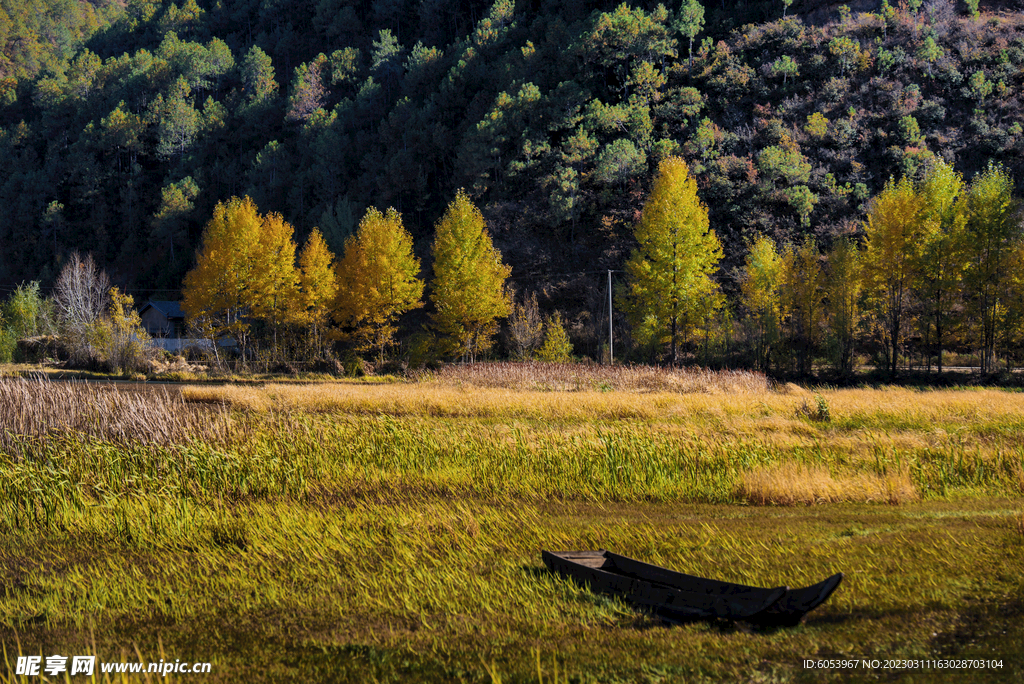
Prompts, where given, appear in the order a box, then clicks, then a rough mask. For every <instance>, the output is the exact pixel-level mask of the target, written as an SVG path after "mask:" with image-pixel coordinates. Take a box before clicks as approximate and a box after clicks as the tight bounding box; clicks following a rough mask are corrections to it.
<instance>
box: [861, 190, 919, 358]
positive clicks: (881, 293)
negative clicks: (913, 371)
mask: <svg viewBox="0 0 1024 684" xmlns="http://www.w3.org/2000/svg"><path fill="white" fill-rule="evenodd" d="M926 208H927V207H926V205H925V203H924V201H923V198H922V196H921V195H920V194H919V193H918V192H917V190H916V188H915V187H914V183H913V181H911V180H910V179H908V178H903V179H901V180H900V181H899V182H894V181H892V180H890V181H889V182H888V183H886V184H885V188H884V189H883V190H882V192H881V193H880V194H879V195H878V196H877V197H875V198H874V199H873V200H872V201H871V205H870V208H869V209H868V220H867V222H866V223H865V224H864V237H865V239H866V241H867V249H866V250H865V252H864V272H865V282H866V284H867V288H868V294H869V296H870V297H871V299H872V301H873V302H874V305H875V312H876V317H877V320H878V321H879V322H880V323H881V331H882V340H883V343H884V349H885V354H886V362H887V364H888V366H889V372H890V374H893V375H895V374H896V368H897V364H898V363H899V352H900V345H901V342H902V332H903V327H904V325H905V320H904V319H905V316H906V310H907V303H908V299H909V295H910V292H911V289H912V288H913V286H914V284H915V282H916V277H917V274H918V271H919V269H920V254H921V247H922V242H923V238H924V236H925V224H924V217H925V210H926Z"/></svg>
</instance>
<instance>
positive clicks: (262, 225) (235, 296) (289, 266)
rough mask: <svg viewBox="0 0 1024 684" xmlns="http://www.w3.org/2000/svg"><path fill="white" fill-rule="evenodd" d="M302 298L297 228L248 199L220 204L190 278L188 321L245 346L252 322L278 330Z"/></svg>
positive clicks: (205, 232) (185, 297)
mask: <svg viewBox="0 0 1024 684" xmlns="http://www.w3.org/2000/svg"><path fill="white" fill-rule="evenodd" d="M297 296H298V277H297V274H296V272H295V242H294V241H293V240H292V227H291V225H289V224H288V223H287V222H285V220H284V219H283V218H282V217H281V215H280V214H269V215H267V216H266V217H264V216H261V215H260V213H259V210H258V209H257V207H256V204H255V202H253V201H252V200H251V199H250V198H248V197H245V198H244V199H239V198H238V197H232V198H231V199H230V200H228V201H227V202H219V203H218V204H217V206H216V207H215V208H214V210H213V218H211V219H210V220H209V222H207V224H206V227H205V228H204V229H203V242H202V246H201V247H200V248H199V251H198V253H197V255H196V266H195V268H193V269H192V270H191V271H189V272H188V274H186V276H185V283H184V287H183V288H182V309H184V311H185V316H186V317H187V318H188V320H189V321H190V322H191V323H193V324H194V325H196V326H197V327H199V328H200V329H203V330H205V331H206V334H209V335H211V336H220V335H232V336H235V337H237V338H238V341H239V343H240V345H241V346H242V347H243V348H244V347H245V345H246V341H247V338H248V333H249V319H250V318H259V319H263V320H266V321H267V322H268V323H270V324H271V325H272V326H273V327H274V328H275V329H276V328H277V327H278V326H280V325H282V324H284V323H286V322H288V318H289V312H290V311H293V310H295V308H296V301H297Z"/></svg>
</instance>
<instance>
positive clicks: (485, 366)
mask: <svg viewBox="0 0 1024 684" xmlns="http://www.w3.org/2000/svg"><path fill="white" fill-rule="evenodd" d="M417 379H418V380H419V381H421V382H424V381H425V382H434V383H438V384H441V385H451V386H456V387H486V388H503V389H515V390H541V391H559V392H584V391H593V390H597V391H609V390H618V391H622V392H682V393H694V392H696V393H707V394H721V393H732V394H758V393H762V392H767V391H768V390H769V389H770V387H771V382H770V381H769V380H768V378H767V377H765V376H764V375H763V374H762V373H756V372H753V371H744V370H736V371H712V370H708V369H705V368H662V367H658V366H632V365H630V366H606V365H598V364H578V363H542V362H539V361H527V362H521V363H515V362H503V363H471V364H453V365H448V366H445V367H444V368H442V369H441V370H439V371H434V372H428V373H423V374H421V375H419V376H418V377H417Z"/></svg>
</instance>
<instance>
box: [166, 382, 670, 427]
mask: <svg viewBox="0 0 1024 684" xmlns="http://www.w3.org/2000/svg"><path fill="white" fill-rule="evenodd" d="M182 396H183V397H184V398H185V399H186V400H187V401H192V402H200V403H212V404H217V403H222V402H223V403H228V404H230V405H231V406H233V407H237V408H242V409H247V410H251V411H266V410H270V409H277V410H288V409H298V410H302V411H312V412H327V413H349V414H359V415H378V414H384V415H389V416H396V417H397V416H426V417H434V418H473V417H476V418H511V417H524V418H536V419H542V420H581V421H583V420H616V419H638V420H657V419H659V418H662V417H664V416H666V415H670V414H672V413H673V412H675V411H677V410H679V409H680V408H681V407H683V403H682V398H681V396H680V395H677V394H671V393H668V392H658V393H648V394H637V393H632V392H595V391H581V392H571V393H570V392H540V391H525V390H511V389H498V388H475V387H464V388H458V387H449V386H444V385H439V384H435V383H417V384H401V385H388V386H372V385H351V384H333V383H332V384H322V385H314V386H301V385H278V384H271V385H266V386H265V387H262V388H256V387H238V386H216V387H212V386H189V387H185V388H183V389H182Z"/></svg>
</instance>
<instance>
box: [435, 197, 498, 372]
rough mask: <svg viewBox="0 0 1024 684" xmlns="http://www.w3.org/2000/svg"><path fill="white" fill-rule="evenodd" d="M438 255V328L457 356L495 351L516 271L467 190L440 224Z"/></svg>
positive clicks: (436, 311) (446, 213)
mask: <svg viewBox="0 0 1024 684" xmlns="http://www.w3.org/2000/svg"><path fill="white" fill-rule="evenodd" d="M433 255H434V279H433V282H432V283H431V294H430V301H431V302H432V303H433V305H434V309H435V311H434V314H433V317H432V318H433V322H434V327H435V328H436V329H437V331H438V332H439V333H441V335H442V336H443V337H444V338H445V339H447V340H448V342H449V343H450V349H451V351H452V352H454V353H456V354H458V355H461V356H462V357H463V358H468V359H470V360H472V359H473V358H474V357H475V356H476V354H478V353H480V352H483V351H486V350H487V349H489V348H490V347H491V344H492V338H493V335H494V332H495V331H496V330H497V327H498V324H497V319H499V318H504V317H506V316H508V315H509V313H510V312H511V308H512V302H511V298H510V297H509V295H508V292H507V291H506V289H505V279H506V278H507V277H508V275H509V273H510V272H511V270H512V269H511V268H509V267H508V266H506V265H504V264H503V263H502V262H501V253H500V252H499V251H498V250H497V249H495V248H494V245H493V244H492V242H491V236H490V235H489V234H488V233H487V226H486V223H485V222H484V217H483V214H481V213H480V210H479V209H477V208H476V207H475V206H474V205H473V203H472V201H470V199H469V197H468V196H467V195H466V193H465V191H463V190H459V192H458V193H457V194H456V195H455V199H454V200H453V201H452V203H451V204H449V205H448V210H447V211H446V212H445V214H444V216H442V217H441V220H440V221H438V223H437V226H436V229H435V235H434V246H433Z"/></svg>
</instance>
